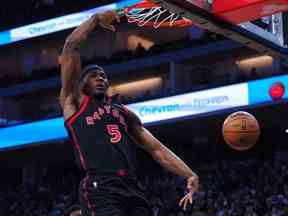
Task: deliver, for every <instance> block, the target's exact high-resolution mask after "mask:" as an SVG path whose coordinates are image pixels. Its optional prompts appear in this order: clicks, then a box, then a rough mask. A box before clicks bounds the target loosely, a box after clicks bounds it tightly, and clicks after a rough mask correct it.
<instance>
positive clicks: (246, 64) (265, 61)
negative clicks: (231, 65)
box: [236, 55, 273, 70]
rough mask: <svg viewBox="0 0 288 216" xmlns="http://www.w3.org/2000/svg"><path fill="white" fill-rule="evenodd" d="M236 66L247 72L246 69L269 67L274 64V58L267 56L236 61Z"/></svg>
mask: <svg viewBox="0 0 288 216" xmlns="http://www.w3.org/2000/svg"><path fill="white" fill-rule="evenodd" d="M236 64H237V65H238V66H239V68H240V69H242V70H245V68H257V67H269V66H271V65H272V64H273V58H272V57H271V56H266V55H264V56H257V57H252V58H247V59H243V60H239V61H236Z"/></svg>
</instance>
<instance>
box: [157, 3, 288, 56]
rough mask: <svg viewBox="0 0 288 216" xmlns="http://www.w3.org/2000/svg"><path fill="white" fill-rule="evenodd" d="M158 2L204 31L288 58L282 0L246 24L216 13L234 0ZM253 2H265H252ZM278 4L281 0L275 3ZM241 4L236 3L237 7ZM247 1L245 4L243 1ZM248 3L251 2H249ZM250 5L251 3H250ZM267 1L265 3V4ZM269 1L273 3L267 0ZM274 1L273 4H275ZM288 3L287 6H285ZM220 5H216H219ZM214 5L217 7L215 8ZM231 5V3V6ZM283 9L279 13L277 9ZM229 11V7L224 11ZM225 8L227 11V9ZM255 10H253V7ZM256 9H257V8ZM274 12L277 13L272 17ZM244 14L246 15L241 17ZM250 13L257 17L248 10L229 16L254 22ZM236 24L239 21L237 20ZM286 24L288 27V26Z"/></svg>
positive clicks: (287, 7)
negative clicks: (223, 5)
mask: <svg viewBox="0 0 288 216" xmlns="http://www.w3.org/2000/svg"><path fill="white" fill-rule="evenodd" d="M152 1H153V2H155V3H158V4H160V5H161V6H162V7H164V8H168V9H169V10H170V11H172V12H174V13H179V14H181V15H182V16H183V17H185V18H188V19H191V20H192V22H193V24H195V25H197V26H198V27H200V28H202V29H206V30H208V31H211V32H214V33H217V34H221V35H223V36H225V37H227V38H230V39H232V40H234V41H237V42H240V43H242V44H244V45H246V46H248V47H250V48H253V49H255V50H257V51H258V52H260V53H263V54H265V55H272V56H278V57H283V58H288V46H287V45H288V39H287V33H288V22H287V21H288V16H287V13H285V12H283V11H287V10H288V1H287V0H282V3H281V4H282V5H281V7H280V6H279V5H280V3H279V1H280V0H278V3H279V5H278V4H276V3H275V4H274V5H273V4H272V5H271V4H270V5H269V7H265V8H264V9H265V10H266V11H265V10H264V12H266V13H267V12H270V14H269V15H268V16H263V17H261V14H260V16H259V17H257V19H255V20H245V21H243V22H240V21H238V23H233V22H232V21H227V19H226V17H224V16H220V15H218V14H215V10H216V9H217V8H216V9H215V7H217V6H218V7H219V4H220V6H221V4H222V3H223V4H224V2H226V3H227V4H228V2H230V3H231V2H233V0H152ZM250 1H251V2H253V3H254V5H255V2H261V0H250ZM274 1H275V2H277V0H274ZM236 2H237V4H238V3H239V2H241V1H238V0H234V5H232V6H234V7H237V5H236ZM243 2H244V1H243ZM246 2H247V1H246ZM248 2H249V1H248ZM262 2H265V1H262ZM266 2H270V1H267V0H266ZM272 2H273V1H272ZM283 2H284V3H283ZM216 3H217V4H218V5H216V6H215V4H216ZM213 4H214V5H213ZM230 5H231V4H230ZM279 8H280V9H282V12H279V10H277V9H279ZM224 9H225V8H224ZM224 9H223V10H224ZM252 9H253V8H252ZM253 10H255V8H254V9H253ZM271 10H273V11H272V12H275V13H273V14H272V12H271ZM241 13H242V14H241ZM249 14H250V15H251V14H252V16H254V15H255V14H253V11H251V9H250V11H249V10H248V9H247V13H245V10H244V14H243V10H242V11H240V12H239V11H238V15H237V14H236V15H235V14H228V16H229V15H231V16H232V17H233V15H234V16H238V17H241V16H242V17H241V19H242V20H243V19H245V16H246V17H248V18H247V19H251V16H250V17H249ZM235 22H236V21H235ZM285 23H286V25H285Z"/></svg>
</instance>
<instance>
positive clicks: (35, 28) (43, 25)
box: [0, 0, 139, 45]
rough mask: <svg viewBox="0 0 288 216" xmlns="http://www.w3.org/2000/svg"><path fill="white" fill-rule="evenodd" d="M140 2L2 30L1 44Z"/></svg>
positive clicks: (126, 1)
mask: <svg viewBox="0 0 288 216" xmlns="http://www.w3.org/2000/svg"><path fill="white" fill-rule="evenodd" d="M137 2H139V0H124V1H120V2H118V3H113V4H108V5H105V6H101V7H97V8H93V9H91V10H86V11H83V12H79V13H74V14H70V15H66V16H61V17H57V18H53V19H49V20H45V21H42V22H37V23H33V24H30V25H25V26H22V27H18V28H14V29H11V30H7V31H3V32H0V45H4V44H10V43H13V42H16V41H21V40H25V39H29V38H34V37H39V36H42V35H46V34H50V33H54V32H58V31H62V30H66V29H70V28H73V27H77V26H79V25H80V24H81V23H82V22H84V21H86V20H88V19H89V18H90V17H91V15H93V14H95V13H101V12H104V11H107V10H121V9H123V8H126V7H128V6H130V5H133V4H135V3H137Z"/></svg>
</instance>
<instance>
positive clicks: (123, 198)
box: [60, 11, 199, 216]
mask: <svg viewBox="0 0 288 216" xmlns="http://www.w3.org/2000/svg"><path fill="white" fill-rule="evenodd" d="M114 21H118V22H119V18H118V17H117V15H116V13H115V12H113V11H109V12H105V13H104V14H100V15H94V16H92V17H91V18H90V19H89V20H88V21H86V22H84V23H83V24H81V25H80V26H79V27H78V28H77V29H76V30H74V31H73V32H72V33H71V35H69V36H68V38H67V39H66V42H65V45H64V48H63V52H62V56H61V81H62V89H61V93H60V104H61V107H62V109H63V114H64V119H65V126H66V128H67V130H68V132H69V135H70V137H71V139H72V140H73V143H74V150H75V153H76V159H77V160H78V162H79V164H80V166H81V168H82V169H83V170H84V171H85V174H86V175H85V178H84V179H83V180H82V181H81V183H80V186H79V194H80V204H81V211H82V215H84V216H94V215H97V216H127V215H131V216H146V215H147V216H148V215H151V209H150V205H149V202H148V201H147V199H146V198H145V196H144V194H143V190H142V189H141V187H140V186H139V184H137V180H136V177H135V168H134V162H133V160H132V147H133V144H134V143H135V144H137V145H138V146H140V147H142V148H143V149H145V150H146V151H147V152H148V153H150V154H151V155H152V157H153V158H154V159H155V160H156V161H158V162H159V163H160V164H161V165H162V166H163V167H164V168H166V169H167V170H169V171H171V172H173V173H174V174H176V175H180V176H183V177H186V178H187V194H186V195H185V196H184V197H183V198H182V199H181V200H180V203H179V205H180V206H183V208H184V209H185V208H186V206H187V205H188V204H189V203H192V195H193V193H194V192H195V191H196V190H197V189H198V184H199V180H198V176H197V175H196V174H195V173H194V172H193V171H192V170H191V169H190V168H189V167H188V166H187V165H186V164H185V163H184V162H183V161H182V160H181V159H179V158H178V157H177V156H176V155H175V154H173V153H172V152H171V151H170V150H169V149H167V148H166V147H165V146H164V145H162V144H161V143H160V142H159V141H158V140H157V139H156V138H155V137H154V136H153V135H152V134H150V133H149V132H148V131H147V130H146V129H145V128H144V127H143V125H142V124H141V122H140V120H139V118H138V117H137V116H136V115H135V114H134V113H133V112H131V111H130V110H128V109H127V108H126V107H124V106H123V105H121V104H120V103H113V102H111V101H109V99H108V97H107V96H106V91H107V88H108V79H107V75H106V73H105V72H104V70H103V69H102V68H101V67H99V66H97V65H89V66H87V67H86V68H84V69H83V70H82V69H81V60H80V55H79V52H78V48H79V46H80V45H81V44H82V43H83V42H85V40H86V39H87V37H88V35H89V33H90V32H92V31H93V30H94V29H95V28H96V26H101V27H102V28H104V29H108V30H110V31H112V32H114V31H115V27H114V26H113V25H112V23H113V22H114Z"/></svg>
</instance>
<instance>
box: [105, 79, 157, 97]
mask: <svg viewBox="0 0 288 216" xmlns="http://www.w3.org/2000/svg"><path fill="white" fill-rule="evenodd" d="M162 83H163V80H162V78H161V77H152V78H147V79H143V80H137V81H133V82H127V83H123V84H119V85H115V86H112V87H111V88H112V91H113V94H114V93H118V94H121V95H126V96H133V95H134V96H135V95H138V94H141V93H142V94H143V92H145V91H153V90H155V89H157V88H160V87H161V85H162ZM131 89H133V92H131Z"/></svg>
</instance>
